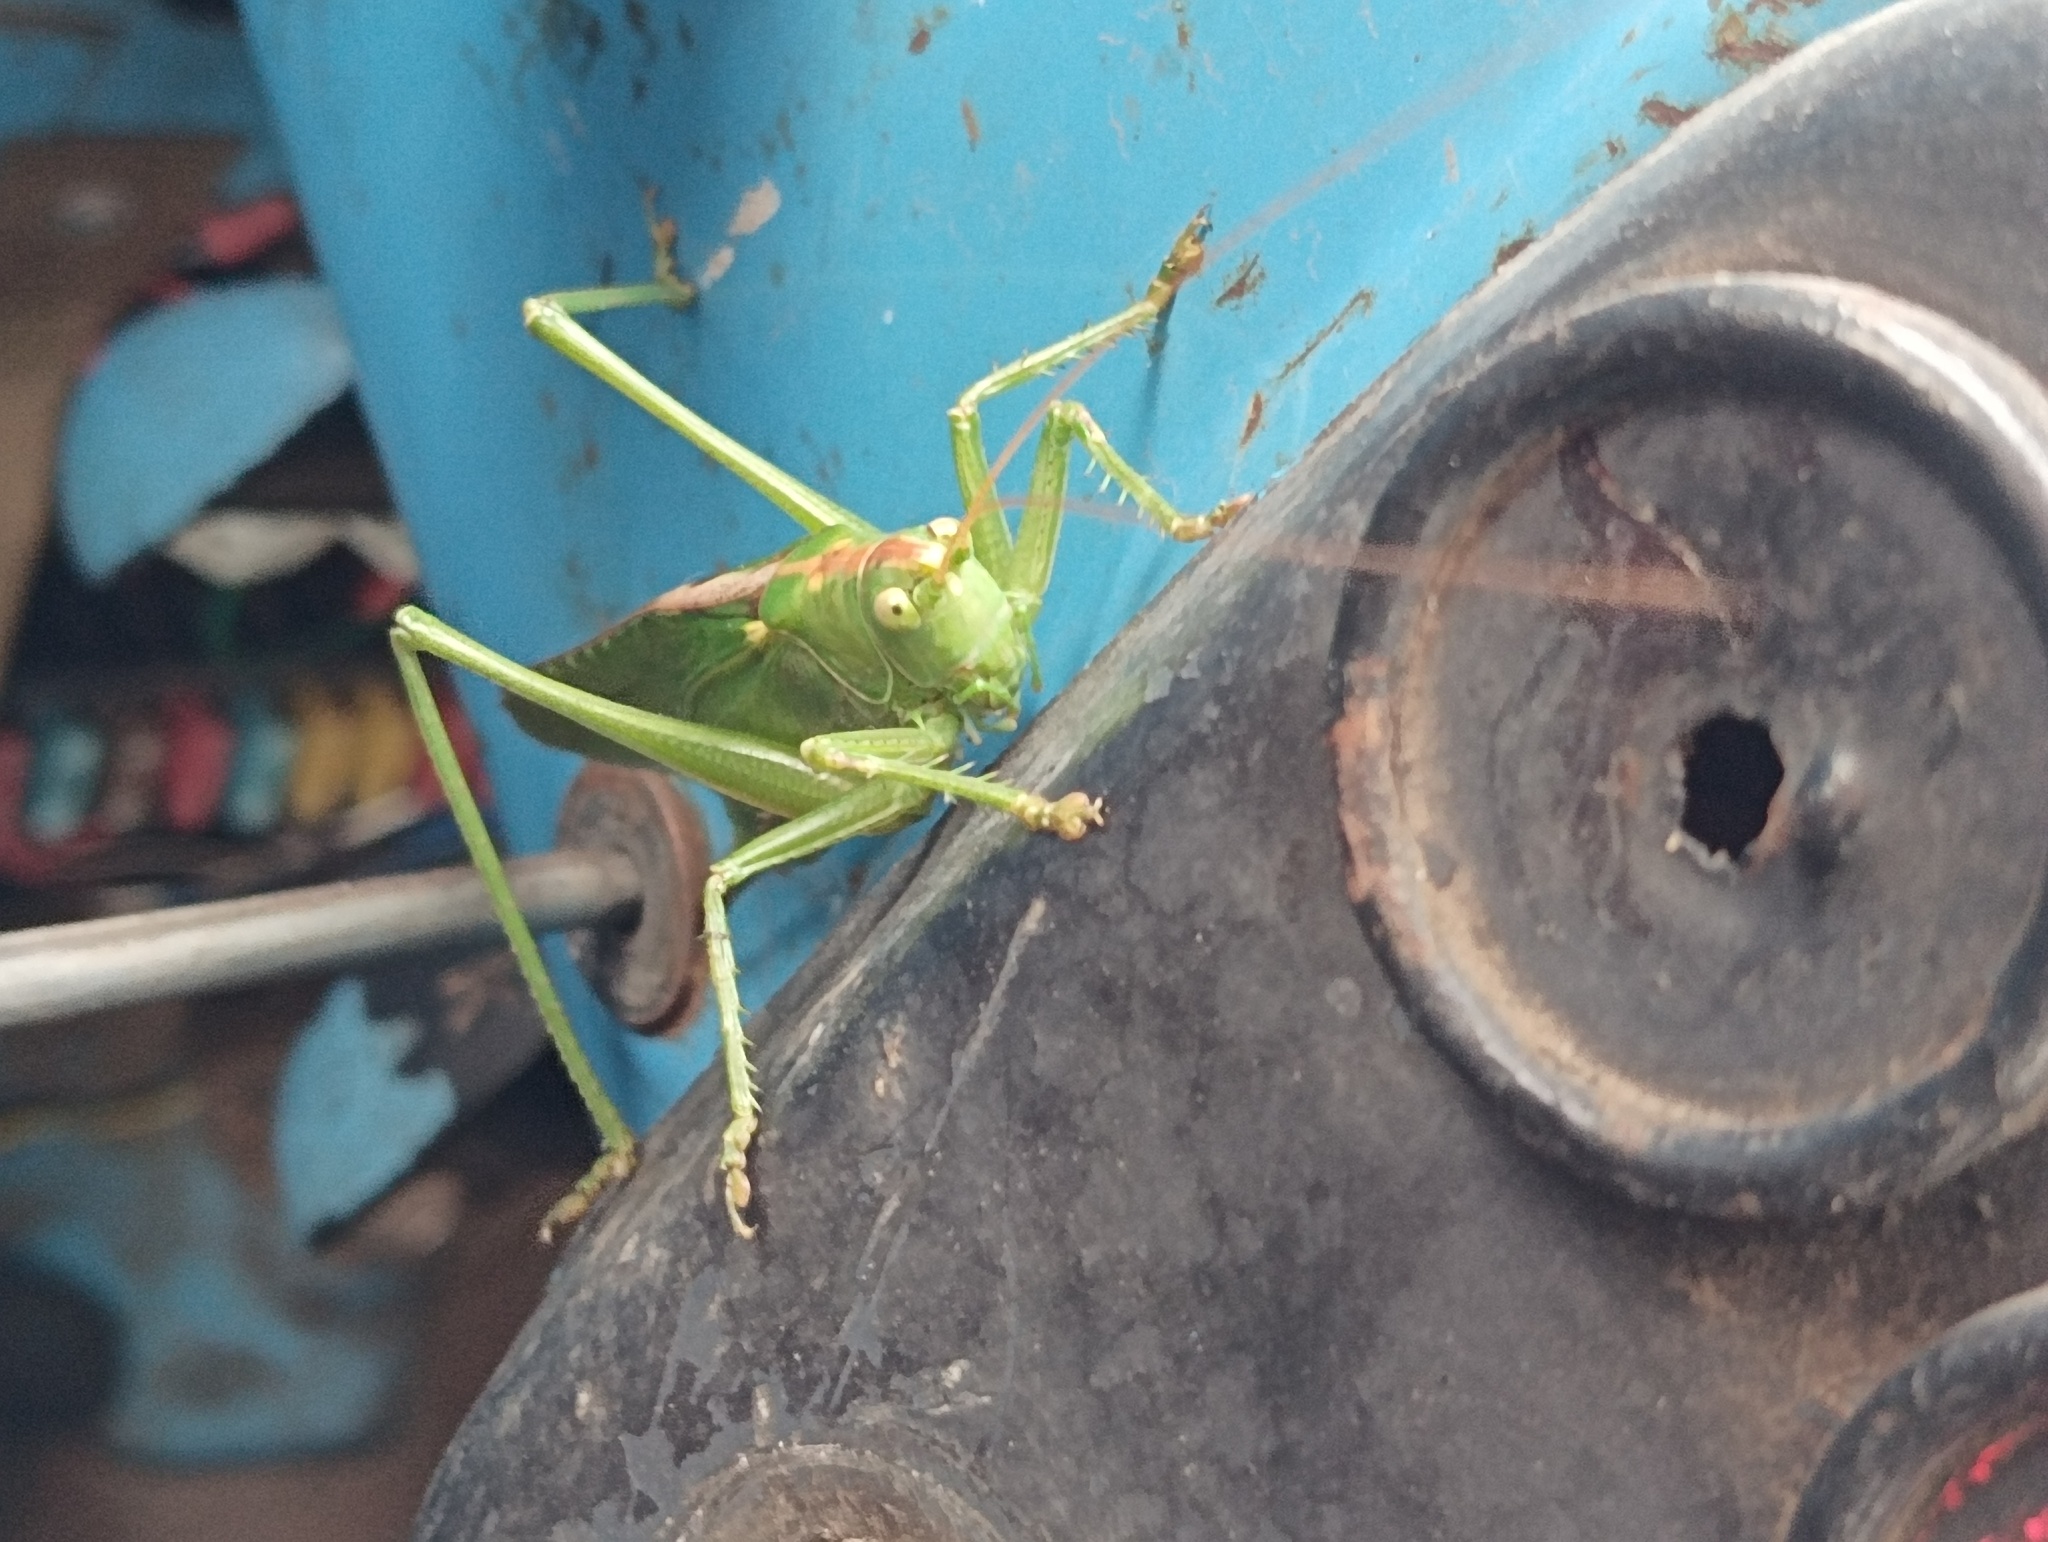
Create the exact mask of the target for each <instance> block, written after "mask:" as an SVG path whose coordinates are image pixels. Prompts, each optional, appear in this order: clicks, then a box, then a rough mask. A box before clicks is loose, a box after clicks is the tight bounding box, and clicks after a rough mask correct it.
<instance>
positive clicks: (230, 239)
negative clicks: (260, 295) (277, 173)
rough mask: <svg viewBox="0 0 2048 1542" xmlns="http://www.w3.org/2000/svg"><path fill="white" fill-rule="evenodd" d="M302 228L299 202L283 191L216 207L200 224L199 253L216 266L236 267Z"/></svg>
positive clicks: (211, 264)
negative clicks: (300, 226) (233, 205)
mask: <svg viewBox="0 0 2048 1542" xmlns="http://www.w3.org/2000/svg"><path fill="white" fill-rule="evenodd" d="M298 228H299V206H298V205H297V204H296V203H294V202H292V200H291V199H290V198H288V197H286V196H285V195H284V194H283V193H272V194H270V195H269V196H268V197H265V198H258V199H255V200H253V201H252V202H249V203H245V204H240V205H237V206H236V207H235V208H232V209H216V210H215V211H214V212H213V213H211V214H209V215H207V216H206V218H205V219H204V220H202V221H201V222H200V225H199V240H198V246H199V254H200V256H201V257H203V258H204V259H205V260H206V262H207V263H208V264H209V265H210V266H213V267H216V268H235V267H240V266H241V265H242V264H243V263H245V262H247V261H249V260H250V259H251V258H253V257H257V256H260V255H261V254H262V253H263V252H264V250H265V249H266V248H269V247H272V246H275V245H276V244H277V243H278V242H280V241H282V240H283V239H284V238H285V237H286V236H288V235H290V234H291V233H292V232H293V231H295V230H297V229H298Z"/></svg>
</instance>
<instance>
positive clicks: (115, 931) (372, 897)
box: [0, 850, 640, 1029]
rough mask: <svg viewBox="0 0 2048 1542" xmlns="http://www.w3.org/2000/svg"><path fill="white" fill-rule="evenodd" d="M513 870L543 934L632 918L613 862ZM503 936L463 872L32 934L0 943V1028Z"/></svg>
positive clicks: (626, 867)
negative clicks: (616, 919)
mask: <svg viewBox="0 0 2048 1542" xmlns="http://www.w3.org/2000/svg"><path fill="white" fill-rule="evenodd" d="M506 869H507V872H508V874H509V876H510V877H511V880H512V892H513V894H514V896H515V897H516V898H517V899H518V901H519V908H520V909H521V910H522V911H524V912H525V915H526V919H527V921H528V922H529V923H530V924H531V925H532V927H533V929H534V930H535V931H536V932H552V931H562V930H566V929H568V928H570V927H577V926H590V925H593V924H595V923H597V922H599V921H606V920H611V919H614V918H620V919H623V918H627V917H630V916H631V914H632V912H633V910H634V909H635V907H637V906H638V905H639V903H640V878H639V874H638V873H637V872H636V871H635V869H634V866H633V863H632V861H631V859H630V858H628V857H626V856H625V855H623V854H622V853H619V852H612V851H596V850H590V851H553V852H549V853H547V854H546V855H544V856H538V857H522V858H519V859H518V860H516V861H513V862H509V863H507V864H506ZM499 935H500V933H499V930H498V922H497V919H496V918H495V917H494V916H493V915H492V914H491V904H490V899H489V896H487V895H486V894H485V893H484V886H483V883H482V881H481V880H480V879H478V877H477V876H476V874H475V872H474V871H473V870H472V869H470V868H467V867H448V868H439V869H436V870H435V871H433V872H428V873H411V874H405V875H402V876H398V877H392V878H365V879H360V880H356V881H353V882H347V883H329V884H319V885H316V886H314V887H311V888H304V889H288V890H285V891H283V892H281V893H277V894H260V895H256V896H254V897H252V898H249V899H237V900H220V901H217V902H213V903H209V904H204V905H180V906H176V907H173V908H172V909H169V910H155V911H149V912H147V913H144V914H140V915H132V916H112V917H109V918H108V919H106V920H102V921H75V922H71V923H68V924H66V925H63V926H40V927H34V928H30V929H28V930H24V931H18V932H8V933H4V934H0V1029H7V1028H18V1027H25V1026H27V1025H28V1024H31V1023H42V1022H49V1021H51V1020H53V1019H57V1018H65V1017H74V1016H77V1015H78V1014H80V1013H82V1012H93V1011H98V1010H100V1009H102V1008H105V1007H117V1006H127V1005H130V1004H132V1003H134V1002H138V1001H157V1000H161V999H163V998H165V997H169V996H185V995H193V994H197V993H200V992H204V991H214V990H221V989H224V988H226V987H228V986H235V985H248V984H252V983H254V982H256V981H259V980H271V979H279V978H282V977H284V976H287V975H295V974H312V973H317V972H318V971H321V970H325V969H335V968H340V967H343V966H345V965H349V964H360V963H366V962H369V961H371V960H375V959H381V958H389V957H392V956H393V955H395V954H402V953H416V952H420V951H423V950H426V949H430V948H438V947H456V946H460V945H463V944H468V943H482V942H488V941H490V940H491V939H492V938H494V937H497V936H499Z"/></svg>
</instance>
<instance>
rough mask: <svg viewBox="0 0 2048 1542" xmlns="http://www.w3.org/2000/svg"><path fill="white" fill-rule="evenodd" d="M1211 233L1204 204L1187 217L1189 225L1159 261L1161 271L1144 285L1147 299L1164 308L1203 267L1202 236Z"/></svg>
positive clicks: (1207, 211)
mask: <svg viewBox="0 0 2048 1542" xmlns="http://www.w3.org/2000/svg"><path fill="white" fill-rule="evenodd" d="M1208 234H1209V210H1208V208H1207V207H1206V206H1205V207H1204V208H1203V210H1202V212H1201V213H1199V214H1197V215H1196V216H1195V217H1194V218H1193V219H1191V220H1189V221H1188V228H1187V229H1185V230H1183V231H1182V232H1181V233H1180V238H1179V239H1178V240H1176V241H1175V242H1174V243H1173V250H1172V251H1170V252H1168V253H1167V254H1166V261H1164V262H1162V263H1161V264H1160V265H1159V272H1158V274H1157V275H1156V276H1155V277H1154V278H1153V280H1152V282H1151V283H1150V284H1149V285H1148V286H1147V287H1146V289H1145V298H1146V300H1147V301H1149V302H1150V303H1151V304H1153V305H1156V306H1158V307H1159V308H1160V309H1161V310H1164V309H1165V308H1166V307H1167V306H1168V305H1169V304H1171V303H1172V301H1173V297H1174V295H1176V294H1177V293H1179V291H1180V286H1181V285H1182V284H1185V283H1186V282H1187V281H1188V280H1189V279H1191V278H1193V277H1194V276H1195V275H1196V274H1197V273H1199V272H1201V271H1202V239H1203V237H1205V236H1207V235H1208Z"/></svg>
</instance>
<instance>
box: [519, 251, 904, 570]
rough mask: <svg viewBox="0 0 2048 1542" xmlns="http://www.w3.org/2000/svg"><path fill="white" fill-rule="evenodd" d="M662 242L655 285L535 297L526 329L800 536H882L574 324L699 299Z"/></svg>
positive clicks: (617, 286) (526, 315)
mask: <svg viewBox="0 0 2048 1542" xmlns="http://www.w3.org/2000/svg"><path fill="white" fill-rule="evenodd" d="M666 241H667V243H670V244H666V245H665V244H664V234H663V233H662V232H659V231H658V232H657V234H656V238H655V277H654V280H653V282H651V283H646V284H615V285H608V286H606V287H604V288H601V289H563V290H557V291H556V292H554V293H553V294H543V295H535V296H534V297H533V298H532V299H530V300H528V301H527V302H526V305H525V307H524V311H523V315H524V318H525V322H526V330H527V331H529V332H531V333H532V334H533V335H534V336H535V337H537V338H539V339H540V340H541V341H542V342H544V343H546V344H547V345H548V346H549V347H550V348H553V349H554V350H555V351H556V352H557V353H560V354H562V355H563V356H564V357H565V358H568V359H570V360H572V361H573V362H575V363H577V364H580V365H581V366H582V367H583V368H584V369H587V370H589V371H590V373H591V374H593V375H595V376H597V378H598V379H600V380H602V381H603V382H604V383H605V384H606V385H608V386H610V387H611V388H612V389H613V390H615V391H617V392H618V393H619V394H620V395H622V396H624V397H625V398H626V399H627V400H628V401H630V402H632V403H634V404H635V405H636V406H638V407H640V408H642V409H644V410H645V411H646V412H647V413H649V414H650V415H651V416H652V417H653V418H654V419H655V420H656V421H657V422H660V423H663V424H665V425H667V426H668V427H669V428H672V429H674V430H675V431H676V432H677V433H679V434H681V435H682V436H683V438H685V439H687V440H688V441H689V442H690V443H691V444H693V445H695V446H696V447H697V448H698V449H700V450H702V451H703V452H704V453H705V454H706V455H708V456H710V457H711V458H712V459H713V460H714V461H716V462H718V464H719V465H721V466H723V467H725V469H726V470H728V471H730V472H731V473H732V474H733V475H734V476H736V477H738V478H739V479H740V480H741V481H742V482H745V483H746V484H747V485H748V486H749V487H751V488H753V489H754V490H755V491H756V492H758V493H760V494H761V496H762V497H764V498H766V499H767V500H768V501H769V502H770V503H772V504H774V505H775V506H776V507H777V508H779V509H781V510H782V512H783V513H785V514H787V515H788V516H789V517H790V518H791V519H793V520H795V521H796V522H797V523H798V524H800V525H802V526H803V527H804V528H805V529H806V530H828V529H835V530H845V531H847V532H848V533H849V534H851V535H854V536H855V537H857V538H860V539H867V538H869V537H872V536H875V535H878V534H879V533H880V532H879V531H877V530H876V529H875V527H874V526H872V525H870V524H869V523H868V522H867V521H866V520H864V519H862V518H861V517H860V516H859V515H857V514H855V513H854V512H853V511H852V510H850V509H846V508H842V507H841V506H840V505H839V504H837V503H835V502H833V501H832V500H831V499H830V498H827V497H826V496H825V495H824V494H823V493H821V492H819V491H818V490H817V489H816V488H814V487H811V486H810V485H809V484H808V483H805V482H803V481H800V480H799V479H798V478H796V477H794V476H792V475H790V474H789V473H788V472H787V471H784V470H783V469H782V468H781V467H780V466H778V465H776V464H775V463H774V462H773V461H771V460H769V459H767V458H766V457H765V456H762V455H758V454H756V453H755V452H754V451H752V450H750V449H748V448H747V447H746V446H745V445H743V444H741V443H740V442H739V441H738V440H737V439H735V438H733V437H732V436H731V435H730V434H728V433H726V432H725V431H724V430H722V429H719V428H716V427H714V426H713V425H712V424H710V423H709V422H707V421H706V420H705V419H703V418H701V417H699V416H698V415H697V414H696V413H694V412H692V411H691V410H690V409H689V408H688V407H685V406H684V405H683V404H682V403H681V402H679V401H677V400H676V399H675V397H673V396H671V395H670V394H669V393H668V392H666V391H664V390H663V389H662V388H661V387H660V386H658V385H656V384H655V383H654V382H653V381H651V380H649V379H648V378H647V377H646V376H645V375H643V374H641V373H640V371H639V370H637V369H635V368H634V367H633V366H632V365H630V364H628V363H627V362H626V361H625V360H624V359H622V358H620V357H619V355H618V354H616V353H614V352H613V351H612V350H611V349H610V348H608V347H606V346H605V345H604V344H603V343H602V342H600V341H598V339H597V337H596V336H595V335H594V334H593V333H592V332H591V331H590V329H589V328H588V327H586V326H585V325H584V324H583V323H582V322H581V321H579V320H577V319H576V318H577V317H578V316H585V315H591V314H593V313H597V312H602V311H615V310H626V309H630V308H632V307H635V306H641V305H667V306H670V307H672V308H675V309H681V308H683V307H684V306H687V305H690V304H693V303H694V302H695V301H696V299H697V289H696V286H695V285H693V284H691V283H689V282H687V281H685V280H683V279H680V278H677V277H676V276H675V266H674V256H673V245H672V243H673V241H674V232H673V230H672V229H669V230H668V231H667V232H666Z"/></svg>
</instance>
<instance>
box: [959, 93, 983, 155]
mask: <svg viewBox="0 0 2048 1542" xmlns="http://www.w3.org/2000/svg"><path fill="white" fill-rule="evenodd" d="M960 121H961V122H962V123H964V124H966V125H967V148H968V149H970V150H979V149H980V148H981V119H979V118H977V117H976V116H975V115H974V104H973V103H972V102H970V101H968V100H967V98H966V97H964V96H963V97H961V98H960Z"/></svg>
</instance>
